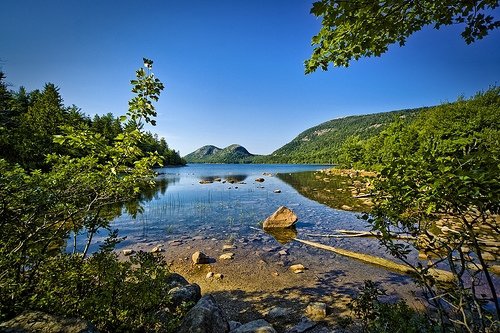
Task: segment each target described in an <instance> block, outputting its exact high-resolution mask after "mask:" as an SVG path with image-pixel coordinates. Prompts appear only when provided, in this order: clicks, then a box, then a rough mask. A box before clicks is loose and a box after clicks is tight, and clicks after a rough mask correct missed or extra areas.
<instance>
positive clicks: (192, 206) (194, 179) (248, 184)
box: [82, 164, 379, 252]
mask: <svg viewBox="0 0 500 333" xmlns="http://www.w3.org/2000/svg"><path fill="white" fill-rule="evenodd" d="M326 167H327V166H320V165H319V166H318V165H276V164H271V165H255V164H216V165H214V164H208V165H206V164H193V165H188V166H186V167H174V168H163V169H159V170H158V172H159V173H160V176H159V180H160V181H161V182H160V185H159V188H158V191H157V192H156V193H153V194H150V195H149V197H148V198H147V199H146V200H144V201H143V202H142V206H143V212H142V213H139V214H138V215H137V217H136V218H135V219H134V218H133V217H132V216H130V215H129V214H126V213H123V214H122V215H121V216H120V217H118V218H116V219H115V220H114V222H113V224H112V228H117V229H119V231H120V236H126V237H127V239H126V240H125V241H124V242H123V243H121V244H120V245H119V248H120V247H125V246H129V245H130V244H131V243H136V242H155V241H164V240H168V239H178V238H181V237H185V236H190V237H191V236H192V235H196V234H203V235H204V236H207V237H213V238H217V239H222V238H230V237H233V238H241V237H246V236H248V235H249V234H252V233H255V230H254V229H252V227H253V228H255V227H259V222H261V221H263V220H264V219H265V218H266V217H267V216H269V215H270V214H272V213H273V212H274V211H275V210H276V209H277V208H278V207H279V206H282V205H283V206H287V207H289V208H291V209H292V210H293V211H294V212H295V213H296V214H297V215H298V217H299V222H298V223H297V232H298V237H301V238H304V239H306V238H308V236H307V235H308V234H318V233H332V232H333V230H334V229H356V230H360V229H366V225H365V222H364V221H362V220H360V219H358V218H357V214H355V213H352V212H346V211H342V210H335V209H332V208H329V207H327V206H325V205H323V204H320V203H318V202H315V201H313V200H310V199H307V198H305V197H303V196H302V195H301V194H299V193H298V192H297V191H296V190H295V189H294V188H293V187H292V186H290V185H288V184H287V183H286V182H284V181H283V180H280V179H279V178H278V177H276V174H277V173H282V174H283V173H286V174H292V175H293V173H297V172H303V171H316V170H320V169H323V168H326ZM217 178H220V179H221V181H214V182H213V183H209V184H200V181H203V180H205V181H206V180H209V181H210V180H214V179H217ZM257 178H264V182H256V181H255V179H257ZM231 182H233V183H231ZM275 190H280V191H281V193H274V192H275ZM82 236H83V235H82ZM105 236H106V235H105V233H104V232H102V233H101V234H100V235H97V237H95V241H96V242H95V245H94V247H93V249H94V250H95V249H96V248H97V246H98V245H99V244H100V242H102V241H103V239H104V237H105ZM82 241H83V239H82ZM344 241H345V242H346V244H344V245H345V246H346V247H349V248H351V249H356V248H358V250H364V251H366V250H370V249H367V248H366V245H361V246H360V245H356V243H353V242H350V241H349V240H344ZM338 242H339V241H337V244H336V245H338ZM340 242H342V240H340ZM323 243H325V242H324V241H323ZM347 243H350V244H347ZM357 243H359V241H358V242H357ZM375 247H376V248H378V246H375ZM373 251H375V248H374V250H373ZM373 251H372V252H373ZM377 252H379V251H377Z"/></svg>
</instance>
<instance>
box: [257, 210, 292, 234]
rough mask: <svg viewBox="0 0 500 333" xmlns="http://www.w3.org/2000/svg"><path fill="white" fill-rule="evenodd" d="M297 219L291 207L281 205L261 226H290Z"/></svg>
mask: <svg viewBox="0 0 500 333" xmlns="http://www.w3.org/2000/svg"><path fill="white" fill-rule="evenodd" d="M297 220H298V217H297V215H295V213H294V212H293V211H292V210H291V209H289V208H287V207H285V206H281V207H280V208H278V210H276V211H275V212H274V213H273V214H272V215H271V216H269V217H268V218H267V219H265V220H264V223H263V225H262V226H263V228H264V229H269V228H290V227H292V226H293V225H294V224H295V223H296V222H297Z"/></svg>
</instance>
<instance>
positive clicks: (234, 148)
mask: <svg viewBox="0 0 500 333" xmlns="http://www.w3.org/2000/svg"><path fill="white" fill-rule="evenodd" d="M255 156H256V155H253V154H251V153H249V152H248V150H246V149H245V147H243V146H240V145H237V144H233V145H230V146H227V147H226V148H223V149H221V148H218V147H216V146H212V145H207V146H203V147H201V148H198V149H197V150H195V151H194V152H192V153H190V154H187V155H186V156H184V159H185V160H186V161H187V162H188V163H252V161H253V158H254V157H255Z"/></svg>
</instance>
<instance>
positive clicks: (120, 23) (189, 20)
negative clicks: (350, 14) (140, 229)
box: [0, 0, 500, 155]
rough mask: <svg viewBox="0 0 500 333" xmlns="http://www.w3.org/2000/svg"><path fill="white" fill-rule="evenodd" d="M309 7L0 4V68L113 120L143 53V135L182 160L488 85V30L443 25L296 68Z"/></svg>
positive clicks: (311, 20) (275, 144)
mask: <svg viewBox="0 0 500 333" xmlns="http://www.w3.org/2000/svg"><path fill="white" fill-rule="evenodd" d="M311 4H312V1H299V0H288V1H286V0H283V1H271V0H268V1H264V0H253V1H234V0H233V1H202V0H200V1H198V0H192V1H168V0H164V1H160V0H158V1H139V0H136V1H129V0H120V1H103V0H85V1H82V0H78V1H74V0H59V1H54V0H45V1H38V0H33V1H24V0H3V1H2V5H1V11H0V60H1V62H0V69H2V70H3V71H4V72H5V73H6V75H7V82H9V83H10V84H11V85H12V86H11V88H12V89H15V90H17V89H18V87H19V86H21V85H23V86H25V87H26V88H28V89H29V90H32V89H37V88H42V87H43V85H44V84H45V83H46V82H52V83H54V84H56V85H57V86H58V87H60V91H61V94H62V96H63V98H64V102H65V104H66V105H71V104H75V105H77V106H78V107H80V108H81V109H82V111H84V112H85V113H87V114H91V115H92V114H104V113H107V112H112V113H114V114H115V115H120V114H124V113H125V112H126V109H127V101H128V99H129V98H130V97H131V93H130V85H129V81H130V79H132V78H133V76H134V71H135V69H137V68H138V67H139V66H141V64H142V57H147V58H150V59H152V60H154V62H155V63H154V72H155V73H156V75H157V76H158V77H159V78H160V79H161V80H162V81H163V82H164V84H165V86H166V88H165V90H164V92H163V94H162V96H161V98H160V102H159V103H158V105H157V111H158V119H157V126H156V127H155V128H154V129H153V131H154V132H156V133H158V134H159V135H160V136H164V137H165V138H166V139H167V142H168V143H169V145H170V147H172V148H175V149H177V150H180V151H181V154H182V155H185V154H188V153H190V152H191V151H193V150H195V149H197V148H199V147H201V146H203V145H205V144H213V145H216V146H219V147H225V146H227V145H230V144H232V143H239V144H241V145H243V146H245V147H246V148H247V149H248V150H249V151H250V152H252V153H256V154H268V153H271V152H272V151H274V150H275V149H278V148H279V147H281V146H282V145H283V144H285V143H287V142H289V141H290V140H291V139H293V138H294V137H295V136H296V135H298V134H299V133H300V132H302V131H303V130H305V129H307V128H309V127H311V126H314V125H317V124H319V123H321V122H324V121H327V120H330V119H333V118H338V117H343V116H347V115H354V114H367V113H375V112H382V111H390V110H395V109H403V108H414V107H419V106H426V105H434V104H439V103H441V102H445V101H453V100H455V99H456V98H457V97H458V96H460V95H465V96H471V95H473V94H474V93H475V92H477V91H479V90H484V89H487V88H488V87H489V86H490V85H494V84H497V85H498V84H499V83H500V82H499V80H500V46H499V45H500V31H498V30H497V31H495V32H493V33H491V34H490V35H489V36H488V37H486V38H485V39H484V40H481V41H478V42H476V43H475V44H472V45H469V46H467V45H466V44H465V42H464V41H463V40H462V39H461V37H460V32H461V27H456V26H455V27H445V28H442V29H441V30H438V31H436V30H433V29H424V30H422V31H420V32H417V33H416V34H415V35H413V36H412V37H411V38H410V39H409V41H408V43H407V45H406V46H405V47H403V48H400V47H398V46H393V47H390V49H389V51H388V52H387V53H386V54H384V55H383V56H382V57H380V58H369V59H362V60H360V61H357V62H353V63H352V65H351V66H350V67H349V68H347V69H345V68H331V69H330V70H329V71H328V72H321V71H318V72H316V73H313V74H310V75H307V76H306V75H304V68H303V61H304V60H305V59H306V58H308V57H309V55H310V53H311V50H312V48H311V46H310V39H311V37H312V36H313V35H314V34H315V33H316V32H317V31H318V30H319V21H318V20H317V19H316V18H315V17H313V16H312V15H310V14H309V10H310V7H311ZM497 13H498V11H497ZM497 16H498V15H497Z"/></svg>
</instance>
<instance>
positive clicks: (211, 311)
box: [177, 295, 229, 333]
mask: <svg viewBox="0 0 500 333" xmlns="http://www.w3.org/2000/svg"><path fill="white" fill-rule="evenodd" d="M177 332H178V333H226V332H229V323H228V321H227V319H226V316H225V315H224V312H222V310H221V308H220V307H219V306H218V305H217V303H216V302H215V299H214V298H213V297H212V296H211V295H207V296H203V297H202V298H201V299H200V300H199V301H198V303H196V305H195V306H194V307H193V308H192V309H191V310H189V312H188V313H187V315H186V316H185V317H184V319H183V320H182V323H181V326H180V327H179V329H178V331H177Z"/></svg>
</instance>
